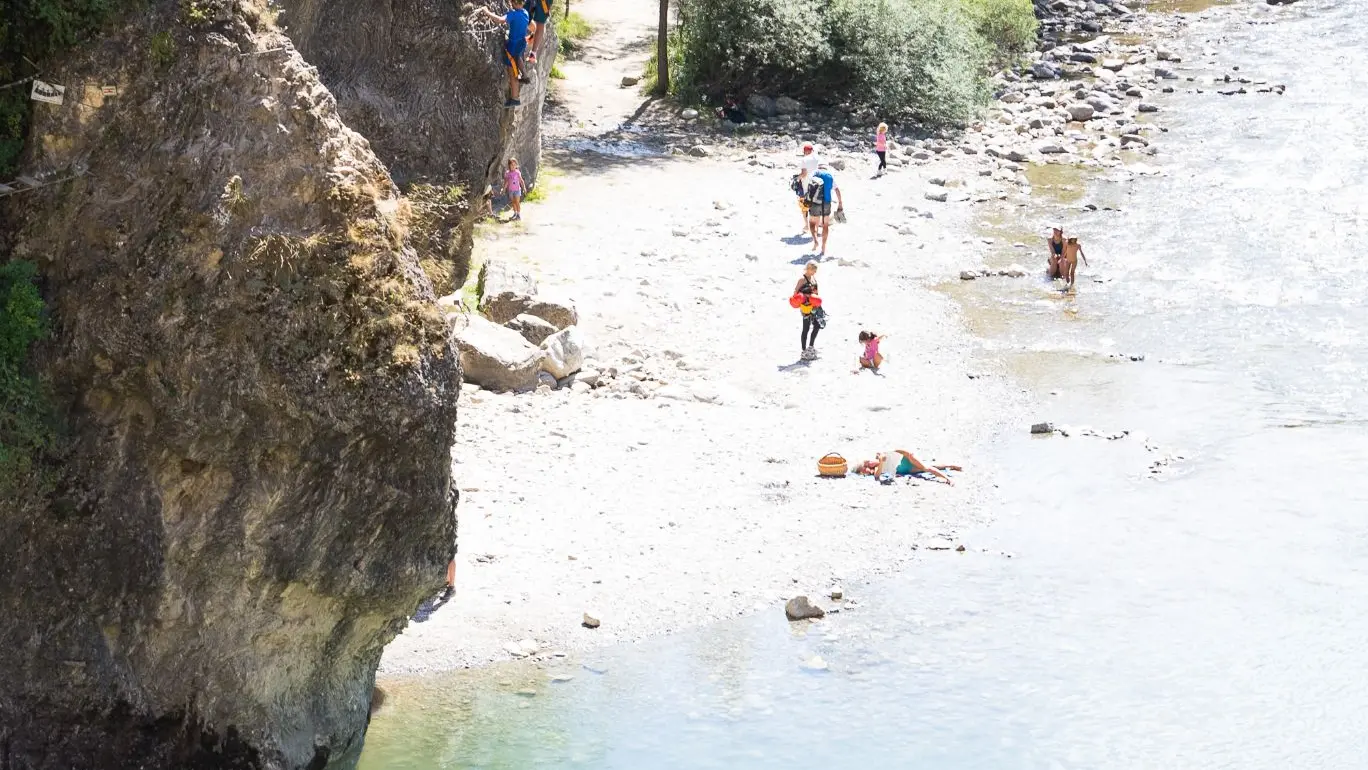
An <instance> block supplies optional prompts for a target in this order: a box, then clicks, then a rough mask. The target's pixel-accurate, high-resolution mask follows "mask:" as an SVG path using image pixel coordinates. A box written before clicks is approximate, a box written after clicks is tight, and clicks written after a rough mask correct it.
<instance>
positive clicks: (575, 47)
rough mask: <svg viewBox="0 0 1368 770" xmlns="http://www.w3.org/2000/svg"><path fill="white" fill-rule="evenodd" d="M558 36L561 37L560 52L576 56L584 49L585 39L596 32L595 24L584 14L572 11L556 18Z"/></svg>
mask: <svg viewBox="0 0 1368 770" xmlns="http://www.w3.org/2000/svg"><path fill="white" fill-rule="evenodd" d="M555 25H556V36H557V37H558V38H559V39H560V52H561V55H563V56H568V57H572V58H573V57H574V56H575V55H576V54H578V53H580V52H581V51H583V50H584V41H586V40H588V39H589V36H590V35H592V34H594V26H593V25H592V24H590V23H589V22H588V20H586V19H585V18H584V17H583V16H581V15H580V14H579V13H577V12H575V11H571V12H570V13H568V14H566V15H565V16H563V17H561V18H559V19H556V20H555Z"/></svg>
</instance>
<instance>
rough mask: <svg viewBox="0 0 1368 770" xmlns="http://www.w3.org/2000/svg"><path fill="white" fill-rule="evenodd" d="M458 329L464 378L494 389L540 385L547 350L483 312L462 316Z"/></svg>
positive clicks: (506, 389) (518, 389) (528, 388)
mask: <svg viewBox="0 0 1368 770" xmlns="http://www.w3.org/2000/svg"><path fill="white" fill-rule="evenodd" d="M458 323H459V324H464V328H461V329H459V330H457V332H456V335H455V336H456V348H457V350H459V351H460V358H461V370H462V371H463V372H464V374H465V379H467V380H469V381H470V382H473V383H475V384H476V385H479V386H480V387H482V388H487V389H489V390H493V391H510V390H511V391H526V390H532V389H533V388H535V387H537V373H538V372H540V371H541V368H542V361H543V360H544V359H545V358H546V352H545V351H543V350H541V349H540V348H538V347H535V346H534V345H532V344H531V343H530V342H528V341H527V340H525V339H523V337H522V335H521V334H518V333H517V332H515V331H513V330H512V329H508V328H506V327H503V326H499V325H498V324H494V323H491V322H489V321H488V320H486V319H485V318H484V317H482V316H480V315H475V314H472V315H469V316H464V317H461V318H460V319H459V320H458Z"/></svg>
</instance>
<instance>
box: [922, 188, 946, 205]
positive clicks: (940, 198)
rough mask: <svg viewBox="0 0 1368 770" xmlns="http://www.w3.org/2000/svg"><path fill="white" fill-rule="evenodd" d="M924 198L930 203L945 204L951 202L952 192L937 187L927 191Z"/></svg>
mask: <svg viewBox="0 0 1368 770" xmlns="http://www.w3.org/2000/svg"><path fill="white" fill-rule="evenodd" d="M923 196H924V197H925V198H926V199H927V200H929V201H936V202H937V203H945V202H946V201H948V200H950V191H949V190H946V189H945V188H942V187H936V188H931V189H929V190H927V191H926V192H925V193H923Z"/></svg>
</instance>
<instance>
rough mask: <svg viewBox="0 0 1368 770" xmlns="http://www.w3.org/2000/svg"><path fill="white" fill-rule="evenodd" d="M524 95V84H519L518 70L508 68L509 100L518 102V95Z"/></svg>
mask: <svg viewBox="0 0 1368 770" xmlns="http://www.w3.org/2000/svg"><path fill="white" fill-rule="evenodd" d="M520 93H522V83H519V82H518V68H517V67H509V68H508V98H509V99H512V100H513V101H515V102H516V101H518V94H520Z"/></svg>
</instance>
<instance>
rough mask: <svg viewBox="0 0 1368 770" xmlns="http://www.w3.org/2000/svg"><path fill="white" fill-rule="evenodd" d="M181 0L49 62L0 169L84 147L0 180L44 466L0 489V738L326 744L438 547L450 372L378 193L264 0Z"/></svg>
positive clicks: (225, 758) (272, 752) (350, 728)
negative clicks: (42, 316) (36, 290)
mask: <svg viewBox="0 0 1368 770" xmlns="http://www.w3.org/2000/svg"><path fill="white" fill-rule="evenodd" d="M197 9H199V10H200V11H201V12H202V13H203V14H204V15H205V16H206V17H207V18H206V19H205V20H203V21H196V22H195V23H194V24H190V23H187V22H185V21H184V20H183V19H181V18H180V17H179V14H180V13H181V11H180V8H179V4H178V3H176V2H171V1H170V0H154V1H153V2H152V3H150V4H149V5H147V6H144V7H143V10H140V11H138V12H137V13H136V14H134V15H133V16H132V17H130V18H127V19H125V20H123V21H121V22H120V23H119V24H118V25H117V28H116V31H114V32H113V33H112V34H111V35H110V36H108V37H106V38H104V39H102V40H99V41H94V42H91V43H89V44H86V45H83V46H82V47H80V48H79V49H77V50H75V51H73V52H72V53H71V55H70V56H69V57H68V58H66V59H64V60H62V61H58V62H53V63H51V65H50V66H49V68H48V69H47V70H45V73H44V76H45V77H48V78H50V79H51V80H53V81H54V82H57V83H64V84H70V85H69V87H68V91H67V93H68V96H71V95H73V90H75V94H74V95H77V96H81V98H78V99H72V98H68V99H67V100H66V104H65V105H63V106H55V105H41V106H40V109H38V110H36V111H35V122H34V124H33V127H32V135H31V137H32V141H31V142H30V143H29V150H28V154H27V156H26V157H25V158H24V160H23V162H24V167H25V168H26V170H28V171H29V172H31V173H44V172H58V171H61V170H63V169H68V170H69V169H85V170H88V173H87V174H86V175H85V176H83V177H81V178H79V179H77V180H76V181H73V182H67V183H64V184H62V185H58V186H54V187H51V188H48V189H46V190H44V191H41V192H36V193H31V194H29V195H27V196H23V197H22V198H19V197H16V199H14V200H11V201H8V202H6V206H5V208H3V209H0V217H3V221H0V259H4V258H6V257H11V256H12V257H21V258H25V259H29V260H32V261H34V262H35V263H37V264H38V266H39V268H40V272H41V275H42V280H43V290H44V294H45V296H46V298H47V300H48V303H49V307H50V310H51V315H52V318H51V321H52V324H51V325H52V329H53V332H52V335H51V338H50V339H48V340H46V341H45V342H43V343H40V345H39V347H38V349H37V350H36V351H35V353H34V363H35V365H36V367H37V369H38V371H39V374H40V375H41V377H42V378H43V380H44V381H45V382H47V383H49V385H50V387H51V389H52V392H53V401H54V402H55V404H56V408H57V411H58V412H59V414H60V417H61V422H62V426H61V429H60V433H59V436H60V445H61V447H62V448H61V450H60V451H59V452H58V453H56V456H54V457H53V458H52V460H51V462H52V466H53V468H52V470H53V472H54V474H55V476H56V481H55V484H54V486H53V488H52V489H43V490H36V491H34V492H33V493H32V494H29V495H25V496H23V497H21V498H20V499H5V500H0V542H2V543H4V550H5V554H4V556H3V558H0V616H3V619H4V620H3V622H0V746H3V756H4V759H3V762H0V763H3V764H4V765H5V766H6V767H11V766H12V767H15V768H32V769H33V770H48V769H49V768H52V769H55V768H62V769H63V770H93V769H95V768H134V767H137V768H148V769H149V770H161V769H162V768H166V769H169V768H194V767H233V768H282V769H286V770H294V769H296V768H300V769H302V768H311V769H313V770H322V769H324V768H346V767H351V766H352V765H353V763H354V762H355V760H356V756H357V754H358V752H359V750H360V746H361V739H362V735H363V732H364V730H365V726H366V723H367V719H368V716H367V715H368V709H367V707H368V704H369V701H370V697H371V692H372V686H373V683H374V672H375V666H376V664H377V662H378V660H379V657H380V653H381V650H382V648H383V647H384V645H385V644H386V643H387V642H388V641H389V640H390V639H391V638H393V636H394V635H395V634H396V633H397V632H398V631H399V630H400V629H401V628H402V626H403V625H404V623H405V622H406V621H405V618H406V617H407V616H408V615H409V614H411V613H412V612H413V610H414V609H415V608H416V607H417V605H418V604H419V602H420V601H421V599H422V598H423V597H425V596H426V595H429V594H430V593H431V592H435V591H436V590H437V589H438V588H440V586H441V584H442V581H443V572H444V569H443V568H444V566H445V564H446V563H447V561H448V559H450V558H451V555H452V552H453V549H454V541H455V518H454V506H455V502H456V499H455V498H456V495H455V491H454V486H453V484H452V478H451V461H450V447H451V445H452V443H453V438H454V424H455V418H456V409H455V405H456V401H457V396H458V390H459V383H460V371H459V365H458V358H457V355H456V351H455V349H454V347H453V342H452V339H451V331H450V327H449V325H448V324H447V323H446V322H445V321H444V320H443V318H442V317H441V315H440V313H439V312H438V310H437V307H436V305H435V296H434V295H433V292H432V288H431V286H430V284H429V282H428V279H427V277H426V276H425V274H424V273H423V272H422V270H420V269H419V266H418V264H417V259H416V257H415V254H414V252H413V250H412V249H411V248H410V247H409V245H408V240H407V239H408V238H409V237H410V236H409V235H408V228H407V227H406V223H405V208H406V206H405V204H406V202H405V201H404V200H403V199H402V198H401V197H400V195H399V192H398V190H397V189H396V187H395V185H394V183H393V182H392V181H391V179H390V176H389V174H388V173H387V171H386V168H385V166H384V165H383V164H382V163H381V162H380V161H379V160H378V159H377V157H376V156H375V154H374V153H373V152H372V151H371V149H370V146H369V144H368V143H367V142H366V140H365V139H364V138H363V137H361V136H360V135H358V134H357V133H355V132H354V131H352V130H351V129H350V128H348V127H347V126H346V125H345V124H344V123H343V120H342V117H341V116H340V115H339V114H338V111H337V107H336V103H335V100H334V99H333V96H332V94H331V93H329V91H328V89H327V88H326V87H325V86H324V85H323V84H322V83H320V82H319V80H318V76H317V72H316V70H314V68H313V67H311V66H309V65H308V64H307V63H306V62H305V61H304V59H302V58H301V57H300V55H299V54H298V53H297V52H296V51H295V49H294V47H293V45H292V44H291V42H290V41H289V40H288V39H287V38H285V37H284V36H282V35H281V34H279V33H278V32H277V31H275V30H274V28H273V27H272V26H271V23H270V21H269V20H268V19H267V18H266V17H265V16H264V15H263V16H258V15H257V12H256V11H255V10H254V9H253V6H251V5H250V4H242V5H238V4H236V3H228V2H219V1H218V0H205V2H201V3H199V4H198V5H197ZM164 31H169V32H164ZM162 35H166V37H159V36H162ZM149 41H152V42H151V43H149ZM82 83H86V84H106V83H107V84H114V85H117V86H118V91H117V96H115V97H109V98H102V97H101V91H100V88H99V87H98V85H96V86H92V87H89V88H86V89H85V93H84V95H83V96H82V95H81V92H80V90H79V88H80V86H79V84H82Z"/></svg>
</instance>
